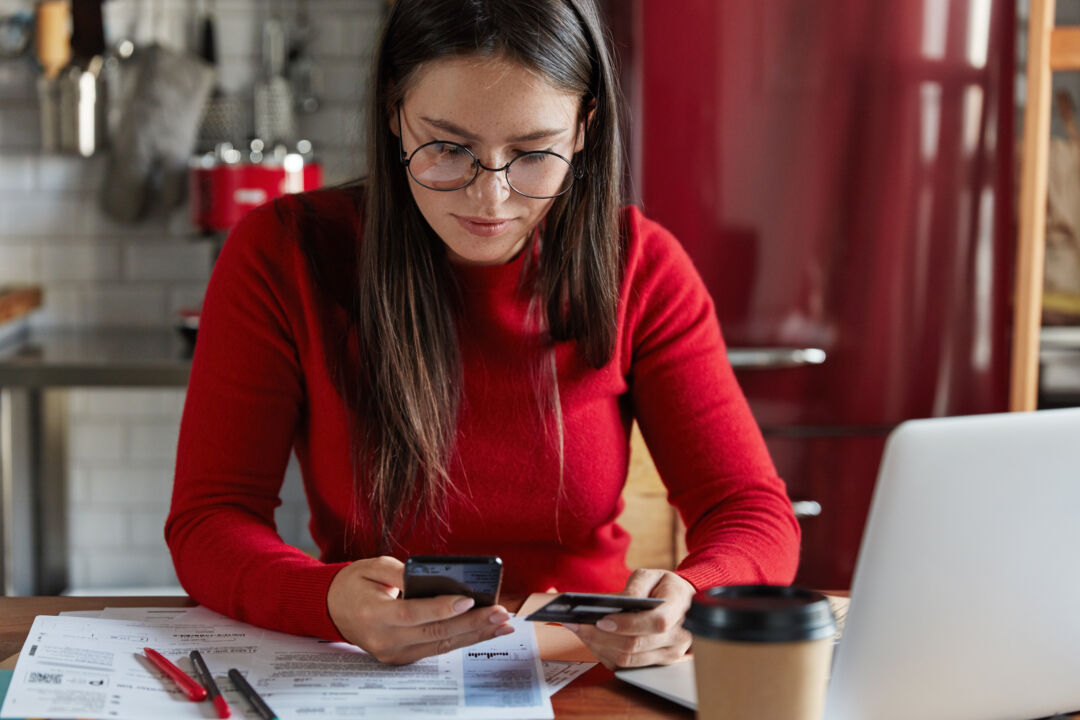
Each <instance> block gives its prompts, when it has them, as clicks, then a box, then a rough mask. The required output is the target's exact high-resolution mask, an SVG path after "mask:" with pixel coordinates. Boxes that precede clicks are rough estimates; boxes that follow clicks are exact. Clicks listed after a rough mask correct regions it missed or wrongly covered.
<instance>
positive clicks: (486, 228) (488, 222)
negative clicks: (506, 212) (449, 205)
mask: <svg viewBox="0 0 1080 720" xmlns="http://www.w3.org/2000/svg"><path fill="white" fill-rule="evenodd" d="M454 219H455V220H457V221H458V223H459V224H460V225H461V227H463V228H465V230H466V231H468V232H470V233H472V234H473V235H477V236H479V237H492V236H495V235H498V234H499V233H501V232H503V231H504V230H506V228H508V227H510V223H512V222H513V219H512V218H479V217H461V216H460V215H455V216H454Z"/></svg>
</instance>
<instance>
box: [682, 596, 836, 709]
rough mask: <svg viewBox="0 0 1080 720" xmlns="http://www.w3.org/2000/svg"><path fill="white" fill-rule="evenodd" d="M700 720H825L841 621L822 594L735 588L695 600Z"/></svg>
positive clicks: (690, 615) (689, 625)
mask: <svg viewBox="0 0 1080 720" xmlns="http://www.w3.org/2000/svg"><path fill="white" fill-rule="evenodd" d="M683 627H685V628H686V629H687V630H689V631H690V632H691V633H692V634H693V636H694V675H695V679H696V681H697V696H698V712H697V716H698V718H701V719H702V720H746V719H749V718H753V720H821V718H822V716H823V714H824V711H825V686H826V683H827V681H828V676H829V662H830V660H831V659H832V646H833V640H832V638H833V635H834V634H835V633H836V620H835V618H834V617H833V613H832V608H830V607H829V601H828V600H827V599H826V598H825V596H824V595H822V594H821V593H816V592H811V591H809V590H803V589H801V588H791V587H776V586H771V585H735V586H731V587H714V588H709V589H707V590H702V591H700V592H698V593H697V595H695V596H694V601H693V603H692V604H691V606H690V610H689V611H688V612H687V614H686V620H685V621H684V623H683Z"/></svg>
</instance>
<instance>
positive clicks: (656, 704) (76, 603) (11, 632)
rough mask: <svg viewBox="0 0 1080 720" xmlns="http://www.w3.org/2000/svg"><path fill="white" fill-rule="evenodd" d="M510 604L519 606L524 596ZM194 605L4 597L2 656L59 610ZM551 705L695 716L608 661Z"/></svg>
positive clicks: (637, 717) (577, 712)
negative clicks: (618, 673) (632, 681)
mask: <svg viewBox="0 0 1080 720" xmlns="http://www.w3.org/2000/svg"><path fill="white" fill-rule="evenodd" d="M504 604H505V605H506V606H507V607H509V608H510V609H516V608H517V607H518V606H519V605H520V604H521V600H517V601H516V602H513V601H509V602H504ZM194 605H195V603H194V602H193V601H192V600H191V599H190V598H186V597H0V659H2V658H8V657H10V656H13V655H16V654H17V653H18V652H19V651H20V650H21V649H22V646H23V642H25V640H26V635H27V633H29V632H30V626H31V625H33V623H34V617H35V616H37V615H56V614H59V613H60V612H62V611H68V610H102V609H104V608H105V607H193V606H194ZM0 665H2V666H3V667H10V666H9V665H7V664H2V663H0ZM551 704H552V706H553V707H554V709H555V717H557V718H596V719H597V720H600V719H603V720H608V718H621V719H625V720H645V719H646V718H647V719H648V720H654V719H660V718H678V719H679V720H690V719H691V718H693V717H694V713H692V712H691V711H689V710H686V709H684V708H682V707H680V706H678V705H676V704H674V703H671V702H668V701H667V700H664V699H663V698H659V697H657V696H655V695H653V694H652V693H648V692H645V691H644V690H639V689H638V688H635V687H633V686H632V685H628V684H626V683H624V682H622V681H621V680H618V679H617V678H616V677H615V675H614V674H613V673H612V672H611V671H610V670H608V669H607V668H605V667H604V666H603V665H597V666H596V667H594V668H593V669H592V670H590V671H589V672H587V673H585V674H584V675H582V676H581V677H579V678H578V679H576V680H574V682H572V683H570V684H569V685H568V686H566V687H565V688H563V689H562V690H560V691H559V692H557V693H555V694H554V695H552V696H551Z"/></svg>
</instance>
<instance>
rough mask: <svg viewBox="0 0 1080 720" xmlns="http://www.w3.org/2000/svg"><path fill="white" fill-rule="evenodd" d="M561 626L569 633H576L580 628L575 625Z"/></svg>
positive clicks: (566, 624) (565, 624)
mask: <svg viewBox="0 0 1080 720" xmlns="http://www.w3.org/2000/svg"><path fill="white" fill-rule="evenodd" d="M562 626H563V627H564V628H566V629H567V630H569V631H570V632H572V633H576V632H577V631H578V629H579V628H580V627H581V626H580V625H578V624H577V623H563V624H562Z"/></svg>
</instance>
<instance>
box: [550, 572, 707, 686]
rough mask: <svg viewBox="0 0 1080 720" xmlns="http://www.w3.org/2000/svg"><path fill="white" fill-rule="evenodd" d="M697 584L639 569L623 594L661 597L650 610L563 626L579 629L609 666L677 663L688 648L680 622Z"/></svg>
mask: <svg viewBox="0 0 1080 720" xmlns="http://www.w3.org/2000/svg"><path fill="white" fill-rule="evenodd" d="M694 592H695V590H694V586H693V585H691V584H690V583H689V582H687V581H686V580H684V579H683V578H682V577H680V576H678V575H676V574H675V573H673V572H671V571H670V570H635V571H634V572H633V574H632V575H630V579H629V580H627V581H626V588H625V589H624V590H623V595H629V596H631V597H654V598H663V599H664V603H663V604H662V605H660V606H658V607H655V608H653V609H652V610H643V611H641V612H625V613H616V614H614V615H608V616H607V617H605V618H603V619H602V620H600V621H599V622H598V623H596V626H595V627H594V626H591V625H571V624H566V625H565V627H567V628H569V629H570V630H573V631H574V632H575V633H577V636H578V637H579V638H581V641H582V642H584V643H585V644H586V645H587V646H588V647H589V649H590V650H592V651H593V653H594V654H595V655H596V657H597V658H598V659H599V660H600V662H602V663H603V664H604V667H606V668H608V669H609V670H614V669H615V668H617V667H624V668H626V667H642V666H645V665H667V664H669V663H673V662H675V661H676V660H678V659H679V658H681V657H682V656H683V655H685V654H686V651H687V650H689V649H690V640H691V637H690V633H689V632H688V631H686V630H684V629H683V627H682V621H683V617H684V616H685V615H686V611H687V610H688V609H689V608H690V600H691V599H692V598H693V597H694Z"/></svg>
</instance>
